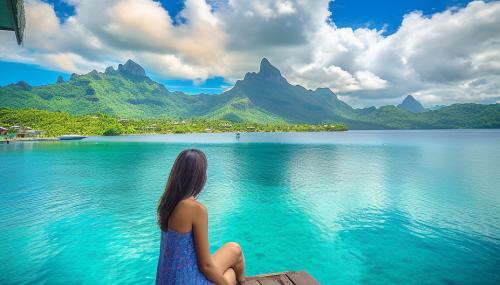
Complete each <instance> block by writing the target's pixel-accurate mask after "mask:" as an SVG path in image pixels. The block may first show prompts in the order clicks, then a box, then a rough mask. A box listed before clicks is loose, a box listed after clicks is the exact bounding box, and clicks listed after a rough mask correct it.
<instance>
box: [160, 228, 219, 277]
mask: <svg viewBox="0 0 500 285" xmlns="http://www.w3.org/2000/svg"><path fill="white" fill-rule="evenodd" d="M156 284H161V285H191V284H192V285H206V284H210V285H212V284H214V283H212V282H210V281H209V280H208V279H207V278H206V277H205V275H203V273H202V272H201V271H200V269H199V268H198V261H197V257H196V250H195V247H194V240H193V232H192V231H191V232H188V233H178V232H175V231H172V230H168V231H167V232H164V231H162V232H161V244H160V258H159V259H158V268H157V270H156Z"/></svg>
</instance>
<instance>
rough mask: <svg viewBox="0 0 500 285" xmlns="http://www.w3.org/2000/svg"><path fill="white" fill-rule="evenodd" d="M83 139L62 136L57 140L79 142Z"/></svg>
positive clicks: (77, 136)
mask: <svg viewBox="0 0 500 285" xmlns="http://www.w3.org/2000/svg"><path fill="white" fill-rule="evenodd" d="M84 138H86V136H80V135H64V136H60V137H59V139H60V140H62V141H79V140H83V139H84Z"/></svg>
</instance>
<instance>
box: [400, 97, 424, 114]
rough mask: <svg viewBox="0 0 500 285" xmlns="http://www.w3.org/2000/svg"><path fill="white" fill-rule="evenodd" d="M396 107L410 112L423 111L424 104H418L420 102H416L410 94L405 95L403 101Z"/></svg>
mask: <svg viewBox="0 0 500 285" xmlns="http://www.w3.org/2000/svg"><path fill="white" fill-rule="evenodd" d="M398 108H400V109H403V110H406V111H408V112H412V113H422V112H425V108H424V106H422V104H420V102H418V101H417V99H415V98H414V97H413V96H411V95H408V96H406V98H405V99H404V100H403V102H402V103H401V104H399V105H398Z"/></svg>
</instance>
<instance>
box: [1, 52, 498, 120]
mask: <svg viewBox="0 0 500 285" xmlns="http://www.w3.org/2000/svg"><path fill="white" fill-rule="evenodd" d="M409 97H411V96H409ZM409 97H407V98H406V99H405V101H404V102H403V103H402V104H400V105H398V107H395V106H384V107H381V108H375V107H370V108H364V109H354V108H352V107H351V106H349V105H348V104H346V103H344V102H343V101H341V100H340V99H338V98H337V96H336V95H335V94H334V93H333V92H332V91H331V90H330V89H328V88H318V89H316V90H308V89H306V88H304V87H302V86H300V85H291V84H290V83H288V81H287V80H286V79H285V78H284V77H283V76H282V75H281V72H280V71H279V70H278V69H277V68H276V67H274V66H273V65H272V64H271V63H270V62H269V61H268V60H267V59H265V58H264V59H263V60H262V62H261V64H260V69H259V71H258V72H250V73H247V74H246V75H245V77H244V78H243V79H242V80H239V81H237V82H236V84H235V86H234V87H233V88H232V89H230V90H228V91H226V92H224V93H222V94H219V95H206V94H199V95H186V94H184V93H182V92H170V91H169V90H167V88H165V86H164V85H162V84H160V83H157V82H155V81H153V80H151V79H150V78H149V77H147V76H146V73H145V70H144V69H143V68H142V67H141V66H140V65H138V64H137V63H135V62H133V61H132V60H128V61H127V62H126V63H125V64H123V65H122V64H120V65H119V66H118V68H117V69H114V68H113V67H108V68H106V70H105V72H97V71H95V70H93V71H91V72H89V73H87V74H84V75H77V74H73V75H72V76H71V79H70V80H68V81H64V80H63V79H62V78H60V77H59V78H58V79H57V82H56V83H54V84H50V85H44V86H36V87H35V86H30V85H29V84H27V83H25V82H18V83H16V84H10V85H7V86H4V87H0V107H6V108H14V109H28V108H34V109H41V110H48V111H64V112H68V113H70V114H74V115H85V114H96V113H102V114H106V115H109V116H114V117H121V118H131V119H142V118H161V119H179V118H200V119H222V120H228V121H234V122H255V123H285V122H288V123H326V122H337V123H345V124H346V125H347V126H348V127H349V128H350V129H415V128H499V127H500V104H493V105H480V104H454V105H451V106H447V107H443V108H440V109H439V110H433V111H425V109H423V110H422V108H423V107H422V106H421V104H420V103H419V102H418V101H416V100H415V99H414V98H413V97H411V98H409ZM412 99H413V100H412ZM420 107H422V108H420Z"/></svg>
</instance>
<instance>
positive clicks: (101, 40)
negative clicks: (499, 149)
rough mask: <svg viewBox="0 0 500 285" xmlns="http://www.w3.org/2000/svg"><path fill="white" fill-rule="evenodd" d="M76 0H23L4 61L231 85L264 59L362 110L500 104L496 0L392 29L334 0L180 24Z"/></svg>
mask: <svg viewBox="0 0 500 285" xmlns="http://www.w3.org/2000/svg"><path fill="white" fill-rule="evenodd" d="M70 2H71V3H72V4H74V5H75V10H76V14H75V15H74V16H71V17H69V18H68V19H67V20H66V21H65V22H64V23H61V22H60V21H59V19H58V18H57V16H56V14H55V12H54V9H53V7H51V6H50V5H49V4H46V3H44V2H41V0H29V1H27V2H26V21H27V25H26V26H27V27H26V31H25V45H24V47H18V46H17V45H16V44H15V40H13V39H14V37H13V35H12V33H6V32H2V33H0V40H1V42H2V45H0V59H2V60H11V61H19V62H26V63H35V64H39V65H41V66H44V67H47V68H52V69H58V70H64V71H68V72H80V73H82V72H88V71H89V70H91V69H99V70H102V69H104V67H105V66H107V65H111V64H117V63H118V62H123V61H125V60H126V59H128V58H132V59H134V60H136V61H138V62H139V63H141V64H142V65H144V67H145V69H146V70H148V71H150V72H154V73H155V74H157V75H158V76H163V77H177V78H189V79H196V80H198V81H199V80H203V79H206V78H208V77H210V76H223V77H225V78H227V79H228V80H229V81H235V80H236V79H239V78H242V77H243V75H244V73H245V72H246V71H253V70H255V69H257V67H258V63H259V61H260V59H261V58H262V57H264V56H265V57H268V58H269V59H270V60H271V62H272V63H273V64H275V65H276V66H277V67H278V68H280V69H281V70H282V73H283V74H284V75H285V76H286V77H287V78H288V79H289V81H290V82H292V83H297V84H302V85H304V86H306V87H308V88H311V89H314V88H317V87H329V88H331V89H332V90H333V91H334V92H337V93H339V95H341V98H342V99H344V100H346V101H347V102H349V103H351V104H355V105H357V106H363V105H371V104H375V105H382V104H387V103H392V104H394V103H398V102H399V101H400V100H401V99H402V97H404V96H406V95H407V94H409V93H411V94H414V96H415V97H416V98H417V99H419V100H421V101H422V102H423V103H424V104H427V105H434V104H443V103H445V104H448V103H453V102H484V103H488V102H497V101H499V99H500V91H499V90H500V88H499V83H498V82H500V52H499V50H500V2H488V3H485V2H482V1H474V2H471V3H469V4H468V5H467V7H464V8H460V9H456V8H454V9H450V10H447V11H444V12H441V13H437V14H434V15H432V16H431V17H427V16H424V15H422V14H420V13H418V12H412V13H410V14H408V15H406V16H405V17H404V19H403V22H402V24H401V27H400V28H399V30H398V31H397V32H396V33H394V34H392V35H390V36H384V35H383V34H382V33H383V31H380V30H375V29H366V28H361V29H355V30H353V29H351V28H338V27H336V25H335V23H329V22H328V21H327V18H328V16H329V14H330V11H328V3H329V0H317V1H312V0H311V1H308V0H278V1H274V0H254V1H247V0H207V1H205V0H186V2H185V9H184V10H183V11H181V14H180V17H181V18H183V19H185V21H181V22H180V23H176V24H174V22H173V19H171V18H170V16H169V14H168V13H167V11H166V10H165V9H164V8H163V7H162V6H161V5H160V4H159V3H158V2H155V1H152V0H109V1H99V0H85V1H84V0H71V1H70Z"/></svg>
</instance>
